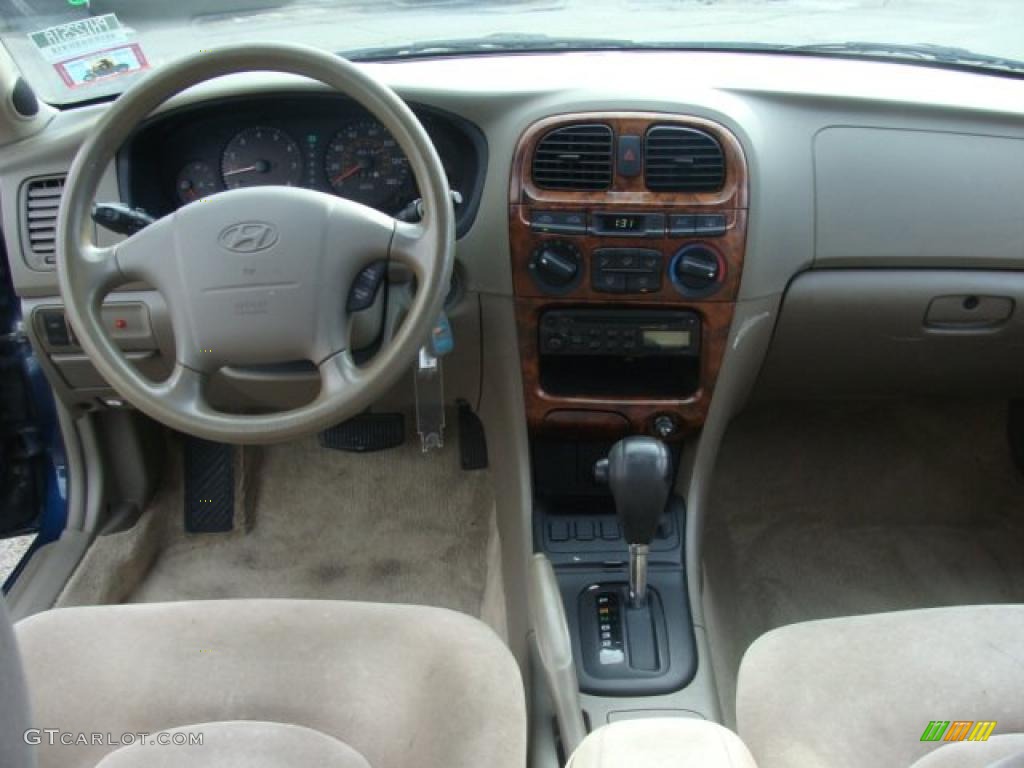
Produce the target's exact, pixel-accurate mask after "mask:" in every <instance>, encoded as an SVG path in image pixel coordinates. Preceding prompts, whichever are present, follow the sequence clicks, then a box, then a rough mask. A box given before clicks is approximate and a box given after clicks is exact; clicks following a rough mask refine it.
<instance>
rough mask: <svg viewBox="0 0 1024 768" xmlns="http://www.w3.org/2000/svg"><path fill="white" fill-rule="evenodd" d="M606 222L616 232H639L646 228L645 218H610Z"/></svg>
mask: <svg viewBox="0 0 1024 768" xmlns="http://www.w3.org/2000/svg"><path fill="white" fill-rule="evenodd" d="M606 221H607V223H608V224H610V225H611V226H610V227H609V229H613V230H615V231H616V232H639V231H640V230H642V229H643V228H644V217H643V216H609V217H607V219H606Z"/></svg>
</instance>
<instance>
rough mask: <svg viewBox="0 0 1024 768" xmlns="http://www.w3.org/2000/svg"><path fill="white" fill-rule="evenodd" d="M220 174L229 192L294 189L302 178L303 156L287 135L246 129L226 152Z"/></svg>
mask: <svg viewBox="0 0 1024 768" xmlns="http://www.w3.org/2000/svg"><path fill="white" fill-rule="evenodd" d="M220 172H221V175H222V176H223V177H224V186H226V187H227V188H228V189H237V188H238V187H256V186H265V185H268V184H280V185H282V186H289V187H291V186H295V185H296V184H298V183H299V181H300V180H301V178H302V153H301V152H300V151H299V145H298V144H296V143H295V141H294V140H293V139H292V138H291V136H289V135H288V134H287V133H285V132H284V131H281V130H278V129H277V128H264V127H260V126H257V127H255V128H246V129H245V130H244V131H242V132H241V133H238V134H236V135H235V137H234V138H233V139H231V141H229V142H228V145H227V147H225V148H224V155H223V157H222V158H221V162H220Z"/></svg>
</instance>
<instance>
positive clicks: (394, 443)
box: [320, 413, 405, 453]
mask: <svg viewBox="0 0 1024 768" xmlns="http://www.w3.org/2000/svg"><path fill="white" fill-rule="evenodd" d="M404 442H405V417H404V416H403V415H402V414H400V413H363V414H360V415H359V416H356V417H355V418H352V419H349V420H348V421H343V422H342V423H341V424H338V425H337V426H334V427H331V428H330V429H325V430H324V431H323V432H321V433H320V445H322V446H323V447H324V448H330V449H332V450H335V451H352V452H354V453H372V452H373V451H385V450H387V449H388V448H397V447H398V446H400V445H401V444H402V443H404Z"/></svg>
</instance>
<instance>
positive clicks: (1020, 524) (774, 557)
mask: <svg viewBox="0 0 1024 768" xmlns="http://www.w3.org/2000/svg"><path fill="white" fill-rule="evenodd" d="M709 510H710V518H709V522H708V533H707V539H706V543H705V552H704V563H705V569H706V573H707V589H708V590H709V592H710V595H711V607H712V610H711V611H709V616H708V620H709V624H710V626H709V631H710V634H711V637H710V640H711V643H712V657H713V658H712V661H713V664H714V668H715V675H716V679H717V682H718V685H719V691H720V698H721V700H722V705H723V709H724V711H725V712H726V716H727V720H728V722H729V723H732V722H734V720H733V703H734V699H735V677H736V671H737V669H738V666H739V661H740V658H741V657H742V654H743V651H745V650H746V648H747V646H748V645H749V644H750V643H751V642H752V641H753V640H754V639H755V638H756V637H758V636H759V635H760V634H762V633H763V632H766V631H768V630H769V629H772V628H774V627H778V626H782V625H784V624H789V623H793V622H798V621H806V620H809V619H817V618H826V617H831V616H844V615H851V614H858V613H871V612H876V611H892V610H901V609H907V608H922V607H930V606H941V605H960V604H970V603H990V602H1021V601H1024V555H1022V553H1024V478H1022V476H1021V475H1020V473H1019V472H1018V470H1017V469H1016V467H1014V466H1013V464H1012V462H1011V460H1010V454H1009V450H1008V447H1007V439H1006V408H1005V405H1004V404H1002V403H979V402H919V401H914V402H898V403H877V402H872V403H857V404H781V403H773V404H759V405H756V406H754V407H752V408H751V409H749V410H748V411H747V412H746V413H744V414H743V415H741V416H740V418H739V419H738V420H737V421H736V422H735V423H734V424H733V425H732V427H731V428H730V431H729V433H728V435H727V436H726V440H725V443H724V445H723V452H722V455H721V457H720V460H719V464H718V468H717V471H716V474H715V481H714V485H713V490H712V496H711V504H710V507H709Z"/></svg>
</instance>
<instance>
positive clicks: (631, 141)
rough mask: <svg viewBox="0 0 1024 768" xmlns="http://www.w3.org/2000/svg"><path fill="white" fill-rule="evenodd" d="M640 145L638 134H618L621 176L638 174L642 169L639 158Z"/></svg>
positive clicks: (641, 162)
mask: <svg viewBox="0 0 1024 768" xmlns="http://www.w3.org/2000/svg"><path fill="white" fill-rule="evenodd" d="M641 151H642V149H641V145H640V137H639V136H619V158H618V166H619V174H620V175H622V176H639V175H640V171H641V170H642V169H643V161H642V160H641V159H640V155H641Z"/></svg>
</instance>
